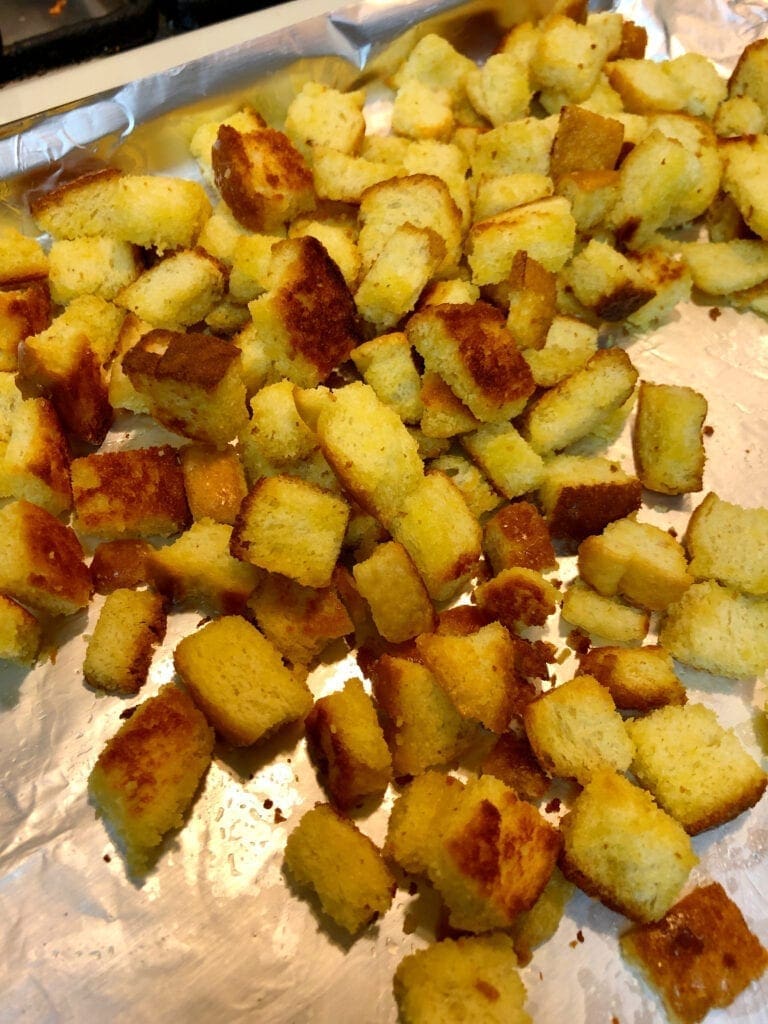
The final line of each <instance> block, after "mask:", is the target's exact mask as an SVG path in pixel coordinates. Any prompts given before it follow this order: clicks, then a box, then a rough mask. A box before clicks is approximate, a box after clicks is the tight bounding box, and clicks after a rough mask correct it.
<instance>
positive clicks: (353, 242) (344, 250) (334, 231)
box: [229, 218, 362, 299]
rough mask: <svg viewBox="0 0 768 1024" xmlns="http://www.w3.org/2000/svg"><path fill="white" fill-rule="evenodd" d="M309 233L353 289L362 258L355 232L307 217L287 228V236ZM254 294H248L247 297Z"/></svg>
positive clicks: (300, 235) (251, 296)
mask: <svg viewBox="0 0 768 1024" xmlns="http://www.w3.org/2000/svg"><path fill="white" fill-rule="evenodd" d="M305 235H311V236H312V238H316V239H317V240H318V242H320V244H321V245H322V246H323V248H324V249H325V251H326V252H327V253H328V255H329V256H330V257H331V259H332V260H333V262H334V263H335V264H336V266H337V267H338V268H339V270H340V271H341V272H342V274H343V275H344V280H345V281H346V282H347V287H348V288H349V289H350V291H354V289H355V288H356V287H357V284H358V282H359V280H360V267H361V266H362V259H361V257H360V250H359V249H358V247H357V234H356V233H354V234H353V233H351V232H350V231H349V229H348V228H347V227H346V226H344V225H343V224H334V223H332V222H328V223H326V222H324V221H321V220H310V219H309V218H298V219H297V220H295V221H293V223H292V224H291V226H290V228H289V230H288V237H289V238H303V237H304V236H305ZM229 289H230V293H231V292H232V280H231V278H230V286H229ZM254 297H255V296H253V295H250V296H248V298H249V299H251V298H254Z"/></svg>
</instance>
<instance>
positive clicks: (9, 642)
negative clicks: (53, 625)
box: [0, 594, 43, 666]
mask: <svg viewBox="0 0 768 1024" xmlns="http://www.w3.org/2000/svg"><path fill="white" fill-rule="evenodd" d="M42 643H43V627H42V625H41V623H40V622H39V621H38V619H37V618H36V617H35V616H34V615H33V614H32V612H30V611H29V610H28V609H27V608H25V607H24V606H23V605H20V604H18V602H16V601H14V600H13V599H12V598H10V597H7V596H6V595H5V594H0V660H2V661H12V662H16V663H17V664H19V665H25V666H32V665H34V664H35V662H36V661H37V659H38V657H39V655H40V649H41V647H42Z"/></svg>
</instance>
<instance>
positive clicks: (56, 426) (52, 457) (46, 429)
mask: <svg viewBox="0 0 768 1024" xmlns="http://www.w3.org/2000/svg"><path fill="white" fill-rule="evenodd" d="M0 494H2V495H3V496H4V497H12V498H25V499H26V500H27V501H31V502H33V503H34V504H36V505H41V506H42V507H43V508H45V509H47V510H48V511H49V512H52V513H53V514H54V515H61V513H62V512H66V511H67V510H68V509H70V508H71V507H72V488H71V485H70V480H69V445H68V443H67V439H66V436H65V435H64V431H63V430H62V428H61V423H60V422H59V418H58V416H57V415H56V411H55V409H54V408H53V406H52V405H51V403H50V402H49V401H48V400H47V399H45V398H30V399H27V400H26V401H22V402H19V403H18V405H17V407H16V409H15V410H14V414H13V418H12V421H11V433H10V437H9V438H8V443H7V444H5V445H0Z"/></svg>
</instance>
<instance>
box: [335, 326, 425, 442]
mask: <svg viewBox="0 0 768 1024" xmlns="http://www.w3.org/2000/svg"><path fill="white" fill-rule="evenodd" d="M350 357H351V359H352V362H353V363H354V364H355V366H356V367H357V369H358V371H359V373H360V374H361V375H362V377H363V380H364V381H365V383H366V384H369V385H370V386H371V387H372V388H373V390H374V391H375V392H376V395H377V397H378V398H379V399H380V400H381V401H382V402H384V404H385V405H389V406H391V408H393V409H394V410H395V412H396V413H397V414H398V416H399V417H400V419H401V420H402V421H403V422H404V423H418V422H419V420H420V419H421V417H422V412H423V406H422V401H421V395H420V392H421V377H420V376H419V372H418V370H417V369H416V365H415V363H414V361H413V353H412V351H411V346H410V344H409V342H408V338H407V337H406V335H405V334H404V333H403V332H401V331H396V332H393V333H391V334H382V335H379V337H377V338H373V339H372V340H371V341H366V342H364V343H363V344H362V345H358V346H357V348H354V349H352V351H351V352H350Z"/></svg>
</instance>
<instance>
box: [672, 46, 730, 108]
mask: <svg viewBox="0 0 768 1024" xmlns="http://www.w3.org/2000/svg"><path fill="white" fill-rule="evenodd" d="M665 70H666V72H667V74H668V75H669V77H670V78H671V79H672V80H673V81H674V82H677V83H678V84H679V85H680V86H682V89H683V94H684V97H685V102H684V104H683V110H684V111H685V112H686V113H687V114H692V115H693V116H694V117H702V118H704V117H705V118H712V117H713V116H714V114H715V111H716V110H717V107H718V104H720V103H721V102H722V101H723V100H724V99H725V97H726V95H727V92H728V85H727V83H726V82H725V81H724V80H723V79H722V78H721V77H720V75H719V73H718V71H717V68H716V67H715V65H714V64H713V63H712V61H711V60H709V59H708V58H707V57H704V56H702V54H700V53H684V54H682V55H681V56H679V57H674V58H673V59H672V60H670V61H668V62H667V64H666V69H665Z"/></svg>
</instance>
